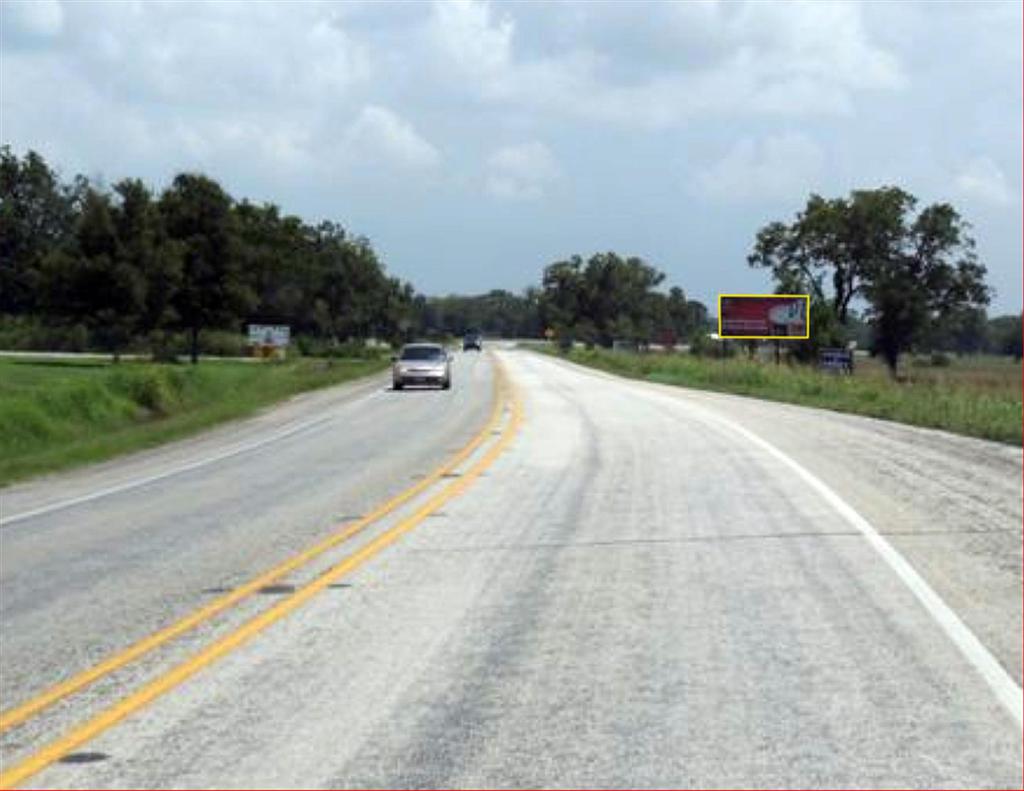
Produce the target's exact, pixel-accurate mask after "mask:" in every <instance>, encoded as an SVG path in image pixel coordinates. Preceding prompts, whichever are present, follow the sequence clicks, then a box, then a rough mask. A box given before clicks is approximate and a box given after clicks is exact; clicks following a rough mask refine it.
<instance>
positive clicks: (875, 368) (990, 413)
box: [541, 348, 1021, 445]
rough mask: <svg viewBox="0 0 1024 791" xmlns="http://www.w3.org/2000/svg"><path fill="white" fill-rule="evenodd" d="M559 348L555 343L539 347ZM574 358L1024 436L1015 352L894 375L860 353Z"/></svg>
mask: <svg viewBox="0 0 1024 791" xmlns="http://www.w3.org/2000/svg"><path fill="white" fill-rule="evenodd" d="M541 350H542V351H546V352H549V353H552V354H557V352H555V351H554V350H553V349H551V348H544V349H541ZM568 359H570V360H572V361H573V362H577V363H582V364H583V365H589V366H591V367H593V368H600V369H601V370H604V371H608V372H611V373H615V374H620V375H623V376H629V377H633V378H636V379H645V380H647V381H651V382H663V383H665V384H672V385H681V386H685V387H694V388H698V389H701V390H717V391H720V392H726V393H737V394H740V395H749V396H756V397H757V398H765V399H769V400H772V401H786V402H789V403H793V404H803V405H806V406H814V407H822V408H824V409H832V410H835V411H838V412H850V413H853V414H857V415H869V416H871V417H877V418H883V419H886V420H893V421H897V422H900V423H909V424H911V425H915V426H926V427H929V428H939V429H945V430H946V431H952V432H955V433H957V434H965V435H967V436H972V437H981V438H983V439H991V440H998V441H1000V442H1006V443H1010V444H1016V445H1020V444H1021V364H1020V363H1019V362H1015V361H1014V360H1012V359H1010V358H1005V357H989V356H973V357H964V358H952V359H951V360H950V361H949V364H948V365H944V366H933V365H930V364H929V362H928V360H927V358H924V359H908V360H907V362H906V364H905V365H904V367H903V369H902V370H901V372H900V380H899V381H892V379H891V378H890V377H889V375H888V373H887V371H886V369H885V367H884V366H883V365H882V364H880V363H879V362H878V361H876V360H871V359H860V358H858V360H857V370H856V373H855V374H854V375H853V376H838V375H835V374H828V373H824V372H821V371H818V370H816V369H814V368H811V367H804V366H788V365H785V364H784V365H781V366H776V365H774V364H773V363H771V362H760V361H752V360H747V359H741V358H729V359H707V358H699V357H693V356H690V355H688V354H655V353H651V354H630V353H622V352H608V351H602V350H593V351H585V350H581V349H574V350H573V351H572V352H571V353H570V354H569V355H568Z"/></svg>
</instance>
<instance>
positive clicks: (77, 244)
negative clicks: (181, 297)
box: [41, 190, 146, 361]
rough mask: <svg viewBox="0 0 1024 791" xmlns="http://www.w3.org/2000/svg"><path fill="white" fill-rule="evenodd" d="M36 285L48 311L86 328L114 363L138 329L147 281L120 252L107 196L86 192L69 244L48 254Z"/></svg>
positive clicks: (119, 244)
mask: <svg viewBox="0 0 1024 791" xmlns="http://www.w3.org/2000/svg"><path fill="white" fill-rule="evenodd" d="M41 282H42V284H43V287H44V294H45V297H44V299H45V300H46V306H47V307H48V308H49V309H50V311H51V312H52V313H53V314H54V315H57V316H60V317H62V318H65V319H67V320H70V321H72V322H79V323H81V324H83V325H85V326H86V327H88V328H89V329H90V330H91V332H92V336H93V338H94V339H95V340H96V341H98V342H99V344H100V345H101V346H102V347H103V348H105V349H107V350H109V351H110V352H111V353H112V354H113V355H114V359H115V361H116V360H117V359H118V358H119V353H120V350H121V349H123V348H124V346H125V345H126V344H127V343H128V342H129V341H130V340H131V338H132V337H133V335H134V334H135V332H136V330H137V328H138V325H139V321H140V318H141V316H142V313H143V310H144V307H145V293H146V282H145V277H144V274H143V272H141V271H140V270H139V269H138V268H136V267H135V265H134V263H133V262H132V261H131V260H129V259H128V258H126V257H125V256H124V255H123V254H122V247H121V243H120V240H119V239H118V234H117V227H116V226H115V224H114V219H113V211H112V209H111V206H110V199H109V197H108V196H107V195H104V194H101V193H99V192H96V191H94V190H90V191H89V192H88V193H87V194H86V196H85V201H84V205H83V208H82V215H81V217H80V218H79V220H78V224H77V228H76V231H75V239H74V243H73V244H72V245H69V246H68V247H65V248H64V249H59V250H57V251H54V252H52V253H51V254H50V255H49V256H47V258H46V259H45V260H44V263H43V267H42V278H41Z"/></svg>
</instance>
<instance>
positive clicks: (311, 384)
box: [0, 357, 387, 485]
mask: <svg viewBox="0 0 1024 791" xmlns="http://www.w3.org/2000/svg"><path fill="white" fill-rule="evenodd" d="M386 365H387V361H386V358H383V357H382V358H379V359H360V360H346V359H341V360H337V359H336V360H319V359H309V358H304V359H298V360H290V361H288V362H279V363H278V362H275V363H245V362H227V361H207V362H202V363H200V364H199V365H198V366H191V365H160V364H155V363H136V362H122V363H120V364H117V365H113V364H110V363H109V362H107V361H101V360H88V361H80V360H38V359H35V360H33V359H0V485H3V484H6V483H10V482H11V481H13V480H16V479H18V478H23V477H26V476H29V475H34V474H37V473H42V472H51V471H54V470H58V469H62V468H66V467H70V466H73V465H77V464H84V463H87V462H94V461H100V460H102V459H107V458H110V457H112V456H115V455H117V454H120V453H125V452H128V451H133V450H138V449H140V448H146V447H151V446H153V445H157V444H160V443H162V442H167V441H169V440H172V439H177V438H179V437H183V436H185V435H187V434H192V433H195V432H197V431H199V430H201V429H204V428H208V427H210V426H212V425H214V424H216V423H220V422H223V421H225V420H230V419H232V418H238V417H242V416H245V415H249V414H252V413H253V412H255V411H256V410H257V409H259V408H260V407H263V406H266V405H268V404H271V403H273V402H275V401H279V400H281V399H283V398H287V397H288V396H291V395H294V394H296V393H299V392H302V391H304V390H312V389H315V388H319V387H325V386H327V385H333V384H338V383H340V382H345V381H348V380H350V379H355V378H357V377H360V376H364V375H366V374H369V373H373V372H375V371H379V370H383V369H384V367H385V366H386Z"/></svg>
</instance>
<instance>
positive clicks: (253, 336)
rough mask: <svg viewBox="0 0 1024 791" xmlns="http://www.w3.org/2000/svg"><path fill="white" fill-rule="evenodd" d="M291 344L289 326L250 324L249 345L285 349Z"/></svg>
mask: <svg viewBox="0 0 1024 791" xmlns="http://www.w3.org/2000/svg"><path fill="white" fill-rule="evenodd" d="M290 342H291V327H289V326H288V325H287V324H250V325H249V345H250V346H271V347H273V348H275V349H283V348H284V347H286V346H287V345H288V344H289V343H290Z"/></svg>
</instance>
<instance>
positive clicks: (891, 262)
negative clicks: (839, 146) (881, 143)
mask: <svg viewBox="0 0 1024 791" xmlns="http://www.w3.org/2000/svg"><path fill="white" fill-rule="evenodd" d="M747 261H748V263H749V265H750V266H752V267H755V268H761V269H766V270H768V271H770V272H771V274H772V277H773V279H774V281H775V283H776V286H777V288H776V292H777V293H808V294H810V295H811V316H810V322H811V336H812V337H811V340H810V341H808V342H804V343H801V344H799V345H797V346H796V347H795V348H794V351H795V352H796V353H797V354H798V356H800V355H802V356H805V357H806V356H813V355H814V354H816V351H817V349H818V348H820V347H822V346H839V345H842V344H843V343H845V342H846V341H848V340H850V339H851V337H852V336H853V335H855V334H856V329H857V325H858V324H861V323H866V325H867V328H868V330H869V337H870V348H871V351H872V352H873V353H876V354H879V355H881V356H882V357H883V359H884V360H885V361H886V363H887V364H888V366H889V368H890V370H891V371H892V372H893V373H895V371H896V368H897V364H898V361H899V357H900V355H901V354H903V353H905V352H907V351H910V350H926V351H934V350H942V351H955V352H961V353H963V352H978V351H990V352H996V353H1000V354H1010V355H1013V356H1015V357H1017V358H1018V359H1020V357H1021V317H1020V316H1019V315H1017V316H1002V317H998V318H996V319H992V320H989V319H988V318H987V314H986V306H987V305H988V304H989V302H990V300H991V297H992V296H993V291H992V289H991V288H990V287H989V286H988V285H987V284H986V282H985V275H986V268H985V266H984V264H983V263H981V262H980V261H979V260H978V256H977V253H976V246H975V241H974V239H973V237H972V236H971V234H970V226H969V224H968V223H967V222H966V221H965V220H964V219H963V218H962V217H961V216H960V214H959V213H958V212H957V211H956V209H954V208H953V206H951V205H950V204H948V203H935V204H931V205H929V206H925V207H923V208H921V209H918V200H917V198H915V197H914V196H913V195H911V194H910V193H908V192H906V191H905V190H902V189H900V188H898V187H882V188H880V189H874V190H854V191H853V192H851V193H850V194H849V196H847V197H841V198H824V197H822V196H820V195H813V194H812V195H811V196H810V198H809V199H808V200H807V203H806V205H805V206H804V208H803V210H801V211H800V212H798V213H797V215H796V217H795V218H794V219H793V220H792V221H791V222H789V223H785V222H781V221H776V222H772V223H769V224H768V225H766V226H764V227H763V228H761V230H760V231H759V232H758V233H757V236H756V239H755V243H754V248H753V250H752V252H751V253H750V255H749V256H748V259H747ZM857 304H860V305H861V306H862V307H861V310H860V313H859V314H858V313H857V312H856V311H855V310H854V306H855V305H857Z"/></svg>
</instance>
